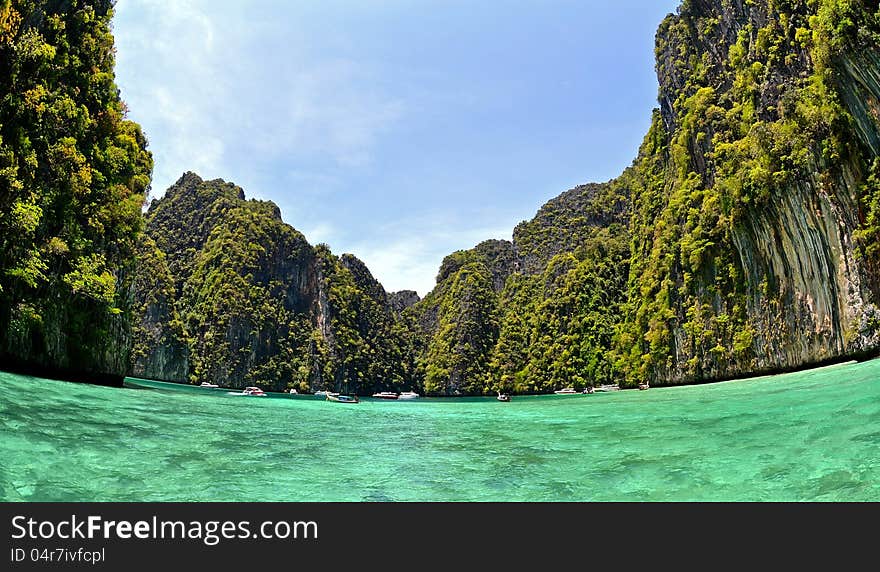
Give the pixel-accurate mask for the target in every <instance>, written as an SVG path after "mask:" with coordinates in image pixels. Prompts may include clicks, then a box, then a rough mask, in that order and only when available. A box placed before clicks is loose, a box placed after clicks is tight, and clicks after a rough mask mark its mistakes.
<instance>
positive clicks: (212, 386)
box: [199, 381, 220, 389]
mask: <svg viewBox="0 0 880 572" xmlns="http://www.w3.org/2000/svg"><path fill="white" fill-rule="evenodd" d="M199 387H204V388H206V389H217V388H218V387H220V386H219V385H217V384H216V383H208V382H207V381H203V382H202V384H201V385H200V386H199Z"/></svg>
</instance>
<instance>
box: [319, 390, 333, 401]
mask: <svg viewBox="0 0 880 572" xmlns="http://www.w3.org/2000/svg"><path fill="white" fill-rule="evenodd" d="M329 393H330V392H328V391H324V390H321V391H316V392H315V397H317V398H318V399H324V398H326V397H327V395H328V394H329Z"/></svg>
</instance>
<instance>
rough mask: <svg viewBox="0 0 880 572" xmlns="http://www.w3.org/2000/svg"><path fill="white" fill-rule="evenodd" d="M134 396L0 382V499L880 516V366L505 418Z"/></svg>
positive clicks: (298, 401)
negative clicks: (589, 504) (656, 508)
mask: <svg viewBox="0 0 880 572" xmlns="http://www.w3.org/2000/svg"><path fill="white" fill-rule="evenodd" d="M127 385H128V387H127V388H125V389H113V388H106V387H97V386H88V385H77V384H72V383H63V382H57V381H49V380H43V379H35V378H27V377H21V376H16V375H11V374H5V373H0V429H2V441H0V498H2V500H5V501H10V500H11V501H710V500H720V501H745V500H749V501H814V500H815V501H878V500H880V361H874V362H869V363H864V364H858V365H844V366H837V367H833V368H827V369H822V370H815V371H811V372H804V373H798V374H791V375H785V376H778V377H772V378H761V379H753V380H748V381H738V382H731V383H724V384H717V385H708V386H698V387H682V388H671V389H652V390H650V391H646V392H639V391H625V392H618V393H612V394H596V395H591V396H571V397H569V396H566V397H557V396H549V397H520V398H514V400H513V402H512V403H508V404H504V403H499V402H497V401H495V400H494V399H485V400H484V399H478V400H464V401H454V400H428V399H422V400H419V401H415V402H384V401H371V400H366V401H363V402H362V403H361V404H359V405H341V404H334V403H328V402H322V401H318V400H316V399H314V398H311V397H307V396H301V397H296V398H292V397H281V396H278V397H271V398H249V397H231V396H228V395H226V392H224V391H217V390H203V389H198V388H188V387H184V388H181V387H178V386H169V385H166V384H158V383H149V382H139V381H137V380H129V381H128V382H127ZM138 387H140V389H138Z"/></svg>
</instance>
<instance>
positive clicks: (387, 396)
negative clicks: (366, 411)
mask: <svg viewBox="0 0 880 572" xmlns="http://www.w3.org/2000/svg"><path fill="white" fill-rule="evenodd" d="M399 397H400V396H399V395H397V394H396V393H392V392H390V391H382V392H379V393H374V394H373V399H389V400H392V399H393V400H396V399H398V398H399Z"/></svg>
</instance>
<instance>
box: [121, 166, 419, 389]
mask: <svg viewBox="0 0 880 572" xmlns="http://www.w3.org/2000/svg"><path fill="white" fill-rule="evenodd" d="M146 235H147V237H146V240H145V242H144V245H145V246H144V248H145V250H146V252H144V253H142V254H141V257H140V266H139V269H138V273H137V285H138V289H137V291H136V299H137V306H138V308H139V309H140V312H141V316H142V319H141V321H140V323H139V324H138V325H137V327H136V328H135V341H136V343H135V350H134V352H133V360H132V370H133V374H134V375H137V376H143V377H151V378H158V379H165V380H171V381H190V382H193V383H198V382H202V381H211V382H214V383H221V384H223V385H227V386H231V387H244V386H248V385H259V386H263V387H267V388H271V389H276V390H283V389H288V388H296V389H298V390H310V389H328V388H329V389H336V390H346V391H351V392H361V393H365V392H369V391H372V390H374V389H376V390H379V389H384V388H393V387H404V386H409V385H410V384H411V378H412V375H413V368H414V366H413V359H412V357H411V356H412V351H411V350H410V348H409V345H408V344H409V341H408V337H407V336H406V335H404V331H405V329H404V328H403V327H402V326H401V325H400V324H399V323H398V320H397V318H396V315H395V312H394V311H393V309H392V308H391V306H390V304H389V302H388V300H387V296H386V293H385V290H384V289H383V288H382V286H381V285H380V284H379V283H378V282H377V281H376V280H375V279H374V278H373V277H372V275H370V273H369V270H367V268H366V266H364V264H363V263H362V262H360V261H359V260H357V259H356V258H354V257H353V256H351V255H345V256H343V257H342V258H339V257H336V256H334V255H333V254H332V253H331V252H330V250H329V249H328V248H327V247H326V246H324V245H319V246H317V247H314V248H313V247H312V246H311V245H309V244H308V243H307V242H306V240H305V237H303V235H302V234H301V233H299V232H298V231H296V230H295V229H294V228H293V227H291V226H289V225H287V224H285V223H284V222H283V221H282V220H281V214H280V211H279V210H278V207H277V206H275V205H274V204H273V203H270V202H264V201H255V200H250V201H248V200H245V197H244V191H243V190H242V189H241V188H239V187H237V186H235V185H233V184H231V183H226V182H224V181H221V180H215V181H203V180H202V179H201V178H199V177H198V176H197V175H195V174H193V173H186V174H184V175H183V177H181V179H180V180H179V181H178V182H177V183H176V184H175V185H174V186H172V187H171V188H170V189H169V190H168V192H167V193H166V194H165V197H164V198H163V199H161V200H158V201H154V202H153V204H152V205H151V207H150V210H149V212H148V214H147V227H146Z"/></svg>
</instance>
